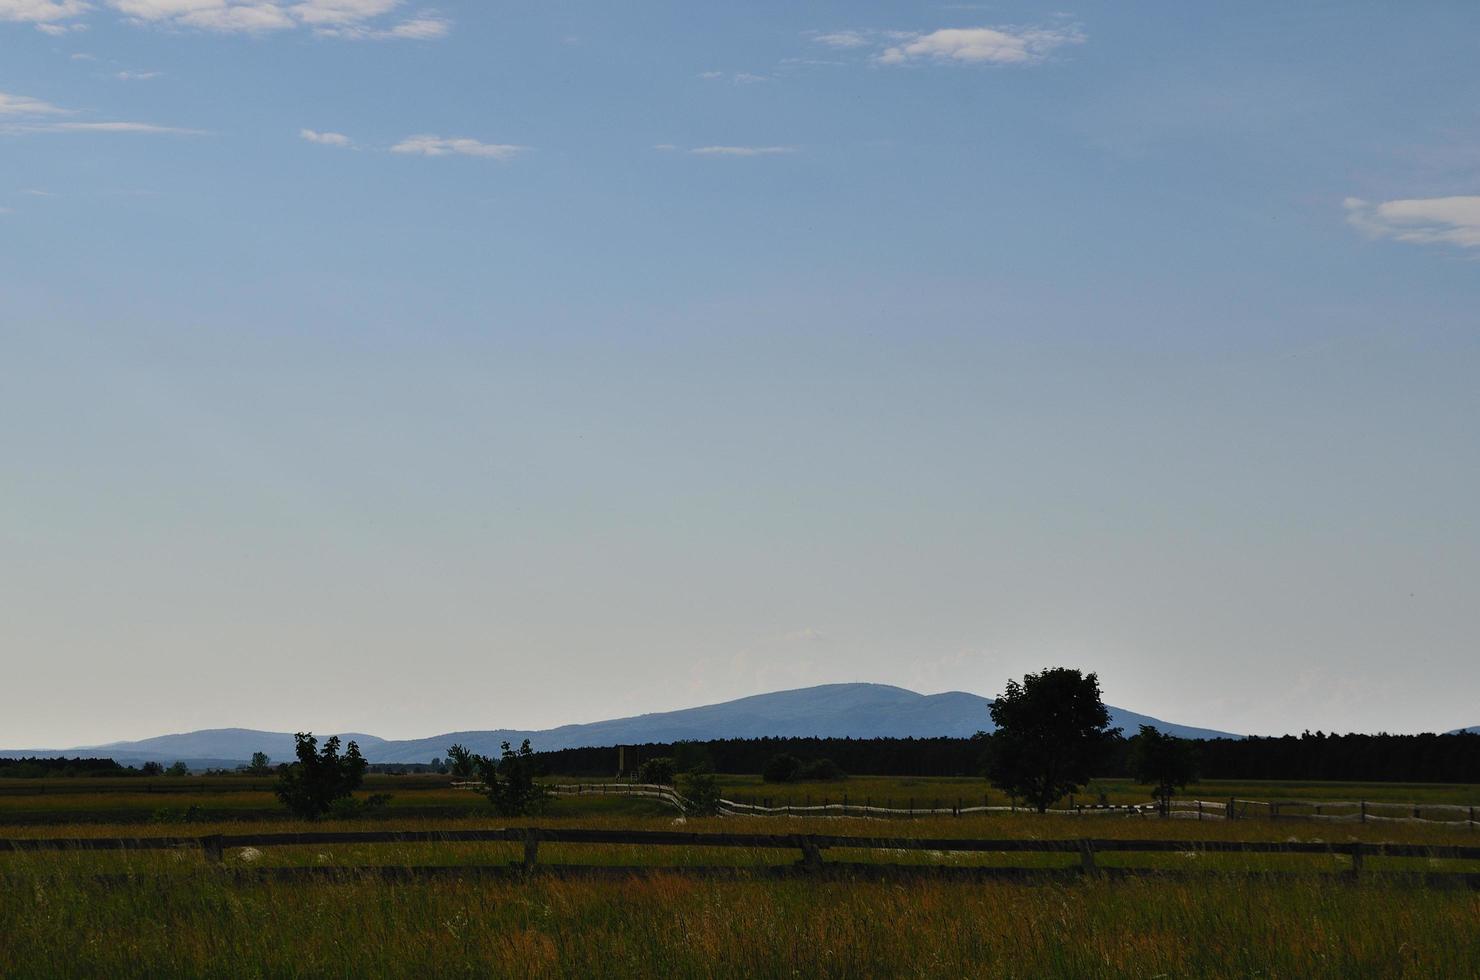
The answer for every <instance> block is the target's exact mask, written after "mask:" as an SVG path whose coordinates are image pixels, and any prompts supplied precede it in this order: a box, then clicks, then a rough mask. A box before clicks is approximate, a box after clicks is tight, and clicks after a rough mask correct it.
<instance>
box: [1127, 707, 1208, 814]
mask: <svg viewBox="0 0 1480 980" xmlns="http://www.w3.org/2000/svg"><path fill="white" fill-rule="evenodd" d="M1131 769H1132V771H1133V772H1134V774H1135V777H1136V782H1138V783H1149V784H1150V785H1151V787H1152V789H1151V796H1152V798H1153V799H1155V800H1156V803H1157V808H1158V809H1159V810H1161V812H1162V813H1163V814H1166V813H1169V812H1170V811H1171V802H1172V794H1174V793H1175V792H1176V791H1177V790H1179V789H1182V788H1183V787H1185V786H1186V785H1187V784H1188V783H1190V782H1193V781H1194V780H1195V779H1197V749H1196V746H1194V745H1193V744H1192V743H1191V742H1189V741H1188V740H1187V739H1185V738H1176V737H1175V736H1172V735H1167V734H1165V733H1163V732H1162V731H1160V730H1159V729H1157V728H1154V727H1152V726H1151V725H1142V726H1141V731H1140V733H1139V734H1137V735H1136V737H1135V738H1133V739H1131Z"/></svg>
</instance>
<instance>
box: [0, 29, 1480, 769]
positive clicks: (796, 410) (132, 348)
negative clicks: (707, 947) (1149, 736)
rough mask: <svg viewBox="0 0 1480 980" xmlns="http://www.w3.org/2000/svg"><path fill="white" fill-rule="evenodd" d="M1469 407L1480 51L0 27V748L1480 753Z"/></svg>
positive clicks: (1072, 38) (718, 35)
mask: <svg viewBox="0 0 1480 980" xmlns="http://www.w3.org/2000/svg"><path fill="white" fill-rule="evenodd" d="M1477 378H1480V7H1477V6H1476V5H1474V4H1472V3H1464V2H1453V3H1433V2H1422V0H1419V2H1414V3H1408V4H1401V5H1398V4H1383V3H1368V4H1356V3H1351V2H1349V0H1347V2H1340V3H1322V2H1312V3H1304V4H1293V5H1292V4H1275V3H1253V4H1242V5H1238V6H1237V7H1231V6H1230V7H1226V8H1223V9H1212V7H1211V6H1209V5H1200V4H1197V5H1189V4H1185V3H1170V2H1167V3H1144V4H1124V3H1111V2H1103V3H1097V2H1086V3H1078V4H1076V5H1074V6H1071V7H1068V8H1062V7H1059V6H1057V5H1035V4H1016V3H1005V4H995V3H993V4H969V3H967V4H944V5H937V6H931V5H928V4H903V3H877V2H865V0H855V2H849V3H826V2H774V3H773V2H754V3H745V4H702V3H701V4H695V3H692V2H686V3H677V2H671V3H666V2H643V0H638V2H633V3H623V4H613V3H607V2H574V0H573V2H536V3H508V2H503V0H440V2H435V3H433V2H428V3H423V2H421V0H275V2H271V0H0V668H3V676H4V677H5V678H6V680H5V682H4V683H0V745H4V746H7V747H43V746H44V747H53V746H71V745H82V744H89V743H97V742H103V741H109V740H113V739H125V738H138V737H145V736H150V735H157V734H161V733H164V732H171V731H184V730H190V729H196V728H207V727H225V726H241V727H253V728H264V729H272V730H280V731H296V730H303V729H312V730H317V731H330V730H335V731H367V732H371V733H374V734H377V735H381V736H383V737H414V736H428V735H433V734H437V733H441V732H446V731H453V730H459V729H477V728H496V727H510V728H541V727H549V726H553V725H558V724H562V723H567V722H579V721H592V720H597V719H602V718H610V717H617V716H623V715H629V714H635V713H640V712H644V711H655V710H667V709H673V708H682V707H688V706H692V705H696V704H702V703H711V702H715V701H720V700H725V699H728V698H732V697H739V696H744V695H749V694H755V693H760V692H763V691H768V690H777V689H784V688H792V687H800V686H805V685H810V684H818V683H830V682H845V681H875V682H881V683H892V684H898V685H901V686H904V687H908V688H911V689H914V690H918V691H922V692H925V693H934V692H937V691H946V690H966V691H972V692H975V693H978V694H982V695H986V696H992V695H995V694H996V693H998V692H1000V691H1001V690H1002V687H1003V685H1004V684H1005V682H1006V681H1007V680H1008V678H1011V677H1020V676H1021V675H1022V674H1023V673H1024V672H1025V671H1032V670H1036V669H1039V668H1042V667H1045V666H1057V665H1063V666H1073V667H1080V668H1083V669H1085V670H1094V671H1097V672H1098V674H1099V676H1100V679H1101V683H1102V686H1103V690H1104V693H1105V697H1106V700H1107V701H1108V702H1110V703H1112V704H1115V705H1119V706H1122V707H1126V708H1129V709H1132V710H1135V711H1141V712H1145V713H1148V714H1152V715H1155V716H1158V717H1161V718H1164V719H1168V720H1171V721H1177V722H1181V723H1185V724H1194V725H1202V726H1207V727H1213V728H1219V729H1223V730H1228V731H1236V732H1245V733H1258V734H1270V733H1283V732H1300V731H1302V730H1305V729H1310V730H1316V729H1321V730H1326V731H1379V730H1385V731H1393V732H1409V731H1427V730H1447V729H1451V728H1456V727H1460V726H1465V725H1475V724H1480V697H1477V694H1480V642H1477V637H1480V515H1477V506H1476V501H1477V500H1480V383H1477ZM984 721H985V719H984Z"/></svg>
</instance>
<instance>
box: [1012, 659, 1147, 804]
mask: <svg viewBox="0 0 1480 980" xmlns="http://www.w3.org/2000/svg"><path fill="white" fill-rule="evenodd" d="M991 712H992V721H994V722H996V724H997V730H996V731H995V732H993V733H992V735H991V736H990V737H989V738H988V739H987V744H988V751H987V778H988V779H989V780H991V783H992V785H993V786H996V787H997V788H998V789H1001V790H1004V791H1006V792H1008V793H1010V794H1012V795H1013V796H1016V797H1019V798H1021V799H1024V800H1026V801H1027V802H1028V803H1030V804H1032V805H1033V806H1034V807H1036V808H1037V809H1038V812H1039V813H1042V812H1044V811H1045V810H1047V809H1048V808H1049V806H1050V805H1051V804H1052V803H1053V802H1054V801H1055V800H1057V799H1058V798H1059V797H1061V796H1063V795H1064V794H1066V793H1070V792H1073V791H1074V790H1075V789H1078V788H1079V787H1080V786H1083V785H1084V784H1085V783H1087V782H1089V781H1090V779H1091V778H1092V777H1093V776H1094V774H1095V767H1096V766H1098V765H1101V764H1102V763H1103V762H1104V761H1105V760H1106V759H1107V758H1108V756H1109V752H1110V750H1111V748H1112V747H1113V745H1114V743H1115V741H1116V739H1117V738H1119V735H1120V730H1119V729H1112V728H1110V712H1109V711H1107V710H1106V708H1105V703H1104V701H1102V700H1101V699H1100V679H1099V678H1098V677H1097V676H1096V675H1094V674H1081V673H1080V672H1079V671H1077V670H1073V669H1070V668H1067V667H1051V668H1046V669H1044V670H1043V671H1041V672H1040V673H1037V674H1025V675H1024V676H1023V682H1022V683H1021V684H1019V683H1018V682H1017V681H1008V682H1007V690H1006V691H1005V692H1003V694H1002V696H1001V697H999V698H998V699H997V700H996V701H994V702H992V708H991Z"/></svg>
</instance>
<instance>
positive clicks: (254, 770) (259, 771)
mask: <svg viewBox="0 0 1480 980" xmlns="http://www.w3.org/2000/svg"><path fill="white" fill-rule="evenodd" d="M271 763H272V760H271V759H269V758H268V757H267V753H266V752H253V753H252V764H251V765H249V766H247V772H249V773H251V774H252V775H253V776H265V775H267V774H268V773H269V772H271V771H272V769H271V768H270V765H271Z"/></svg>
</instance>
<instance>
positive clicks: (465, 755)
mask: <svg viewBox="0 0 1480 980" xmlns="http://www.w3.org/2000/svg"><path fill="white" fill-rule="evenodd" d="M447 765H448V768H450V769H451V770H452V775H453V776H454V777H456V778H457V779H461V780H469V779H472V778H473V776H475V775H476V774H477V772H478V757H477V756H476V755H474V754H473V753H472V752H470V751H469V750H468V748H467V747H466V746H463V745H457V744H453V745H451V746H449V747H448V749H447Z"/></svg>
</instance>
